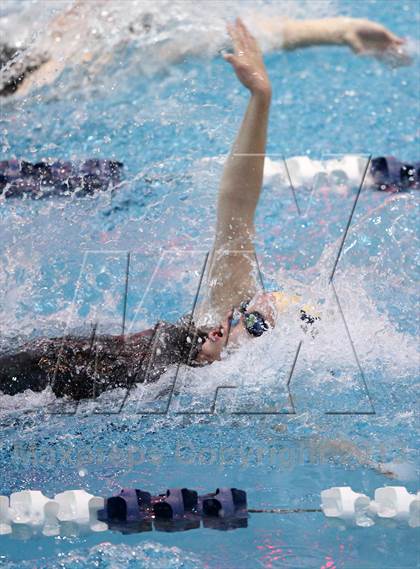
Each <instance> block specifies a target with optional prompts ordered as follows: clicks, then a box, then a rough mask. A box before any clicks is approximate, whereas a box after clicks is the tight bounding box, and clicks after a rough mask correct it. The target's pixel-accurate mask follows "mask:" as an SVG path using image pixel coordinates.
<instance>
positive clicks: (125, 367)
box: [0, 20, 311, 399]
mask: <svg viewBox="0 0 420 569" xmlns="http://www.w3.org/2000/svg"><path fill="white" fill-rule="evenodd" d="M228 30H229V34H230V36H231V38H232V42H233V47H234V52H233V53H231V54H226V55H225V56H224V58H225V60H226V61H227V62H228V63H229V64H230V65H231V66H232V67H233V69H234V71H235V73H236V75H237V77H238V79H239V81H240V82H241V83H242V84H243V85H244V86H245V87H246V88H247V89H248V90H249V91H250V99H249V103H248V108H247V110H246V113H245V116H244V118H243V121H242V125H241V127H240V130H239V133H238V135H237V138H236V141H235V142H234V145H233V147H232V150H231V153H230V156H229V158H228V159H227V161H226V164H225V167H224V171H223V176H222V180H221V184H220V190H219V197H218V206H217V225H216V237H215V242H214V247H213V250H212V253H211V257H210V260H209V268H208V271H207V275H206V278H207V283H208V294H207V298H206V301H205V303H204V304H203V305H202V306H201V307H200V308H199V310H198V312H197V314H198V318H197V322H198V323H199V324H200V325H199V327H196V326H195V325H194V324H193V323H192V320H191V318H185V319H184V320H183V321H182V322H179V323H177V324H175V325H174V324H169V323H158V325H157V326H156V327H155V328H154V329H152V330H148V331H145V332H141V333H139V334H132V335H128V336H125V337H122V336H98V337H96V334H95V333H93V334H92V335H91V337H88V338H76V337H68V338H50V339H46V338H42V339H39V340H35V341H33V342H30V343H29V344H27V345H25V346H23V347H22V348H21V349H20V351H19V352H18V353H8V354H4V355H3V356H0V390H1V391H3V393H7V394H10V395H13V394H15V393H18V392H21V391H24V390H25V389H32V390H33V391H40V390H43V389H45V388H46V387H47V385H51V387H52V390H53V392H54V393H55V394H56V395H57V396H58V397H63V396H69V397H71V398H73V399H83V398H92V397H96V396H98V395H99V394H100V393H102V392H103V391H106V390H108V389H112V388H115V387H130V386H132V385H133V384H135V383H144V382H149V381H154V380H156V379H157V378H158V377H159V376H160V375H161V374H162V373H163V372H164V371H165V370H166V369H167V368H168V367H169V366H170V365H172V364H180V363H182V364H187V365H192V366H197V365H206V364H210V363H212V362H214V361H216V360H220V358H221V355H222V351H223V350H224V349H225V348H227V347H229V348H232V347H234V346H236V345H237V344H238V343H240V342H241V341H243V340H250V341H256V338H257V337H259V336H261V335H262V334H264V333H265V332H267V331H268V330H269V329H270V328H272V327H273V326H274V325H275V318H276V310H277V309H281V308H282V307H283V306H284V305H287V304H288V302H289V301H288V300H287V299H286V298H285V297H283V296H282V295H281V294H280V293H279V294H278V295H277V296H276V295H275V294H264V293H261V292H258V291H259V289H258V283H257V280H256V278H255V275H254V272H255V250H254V244H253V239H254V233H255V229H254V214H255V210H256V207H257V204H258V200H259V196H260V192H261V188H262V182H263V171H264V158H265V148H266V138H267V125H268V116H269V110H270V102H271V84H270V80H269V78H268V75H267V71H266V68H265V65H264V62H263V58H262V54H261V50H260V48H259V46H258V44H257V41H256V40H255V38H254V37H253V36H252V35H251V34H250V33H249V31H248V30H247V28H246V27H245V25H244V24H243V23H242V22H241V20H238V21H237V22H236V23H235V25H231V26H229V28H228ZM292 301H293V302H295V303H296V304H297V303H298V299H297V298H295V299H292ZM276 303H277V304H276ZM232 308H234V310H232ZM301 310H303V312H302V313H300V314H301V317H302V318H311V316H310V315H308V314H307V312H305V309H304V308H302V309H301ZM212 323H216V324H215V325H213V324H212Z"/></svg>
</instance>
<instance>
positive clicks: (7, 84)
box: [0, 0, 411, 96]
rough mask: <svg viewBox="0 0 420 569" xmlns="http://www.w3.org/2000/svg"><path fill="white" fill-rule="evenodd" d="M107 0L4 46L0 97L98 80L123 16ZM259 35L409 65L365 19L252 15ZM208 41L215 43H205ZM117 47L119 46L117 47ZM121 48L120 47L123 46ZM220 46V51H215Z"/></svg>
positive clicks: (146, 18)
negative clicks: (75, 75) (70, 79)
mask: <svg viewBox="0 0 420 569" xmlns="http://www.w3.org/2000/svg"><path fill="white" fill-rule="evenodd" d="M110 8H112V7H110V6H108V7H107V4H106V3H105V2H104V1H103V0H97V2H95V5H94V6H92V4H91V3H90V2H85V1H83V0H76V2H75V3H74V4H73V5H72V7H71V8H70V9H68V10H66V11H64V12H63V13H61V14H59V15H58V16H57V17H55V18H54V19H52V20H51V22H50V24H49V26H48V28H47V30H46V32H45V33H44V34H40V35H39V37H38V38H37V39H36V40H35V43H33V44H32V45H30V46H28V47H27V48H22V47H19V49H18V48H16V47H14V46H11V45H6V44H4V45H3V46H0V67H1V73H0V96H1V95H3V96H8V95H11V94H13V93H15V92H17V93H19V94H20V95H23V96H26V95H28V94H29V93H30V92H31V90H32V89H34V88H39V87H42V86H44V85H49V84H52V83H53V82H54V81H55V80H56V79H57V78H58V77H59V76H60V75H61V73H62V72H63V71H64V69H65V68H66V67H80V68H83V67H86V73H88V75H89V77H91V78H94V77H95V76H98V75H99V74H100V73H102V72H103V71H104V70H105V69H106V67H107V66H108V65H109V64H110V62H111V57H112V55H111V53H105V52H104V50H103V49H102V48H101V46H102V43H100V42H99V41H98V38H99V36H98V33H99V32H98V30H102V33H103V34H110V35H112V34H113V33H114V31H115V29H118V28H119V26H121V25H122V24H121V21H120V20H119V19H118V12H115V13H114V11H113V10H112V9H110ZM246 18H247V20H248V21H249V22H250V24H252V30H253V33H254V34H255V36H256V37H257V38H258V39H259V40H260V41H261V42H262V43H263V44H264V46H265V47H266V48H267V49H271V50H275V49H285V50H294V49H298V48H303V47H309V46H314V45H342V46H348V47H350V48H351V49H352V51H353V52H354V53H356V54H357V55H364V56H366V55H368V56H374V57H376V58H378V59H381V60H383V61H385V62H388V63H390V64H392V65H408V64H409V63H410V61H411V60H410V58H409V57H408V55H407V54H406V52H405V50H404V43H405V40H404V39H402V38H399V37H398V36H396V35H395V34H393V33H392V32H391V31H389V30H388V29H387V28H385V27H384V26H382V25H381V24H379V23H376V22H371V21H370V20H366V19H359V18H348V17H337V18H326V19H316V20H292V19H288V18H284V17H278V16H277V17H275V16H274V17H273V18H270V19H268V18H266V17H262V16H260V15H259V14H255V13H249V14H247V15H246ZM154 25H155V22H154V20H153V15H152V14H149V13H145V14H143V16H142V18H141V21H139V22H134V23H130V24H129V26H128V29H127V32H126V35H125V37H124V39H123V40H120V44H128V43H129V42H130V41H132V40H136V39H138V38H139V37H141V36H144V35H147V34H148V33H150V30H152V29H153V27H154ZM205 41H211V40H209V39H207V38H205ZM114 47H115V46H114ZM119 47H120V46H119ZM215 47H216V46H215ZM203 48H204V46H203V45H202V44H200V45H199V46H198V48H197V46H195V45H190V44H185V42H183V41H180V39H179V37H178V36H176V37H174V38H173V40H172V41H166V42H164V45H162V46H161V47H157V48H156V50H157V51H156V54H157V57H158V59H160V60H162V61H165V62H167V63H173V62H177V61H180V60H182V59H183V58H185V57H187V56H189V55H196V54H197V50H198V51H202V50H203Z"/></svg>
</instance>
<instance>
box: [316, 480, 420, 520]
mask: <svg viewBox="0 0 420 569" xmlns="http://www.w3.org/2000/svg"><path fill="white" fill-rule="evenodd" d="M419 496H420V493H419V492H418V493H417V495H415V494H410V493H409V492H408V491H407V488H405V487H404V486H384V487H383V488H378V489H377V490H375V499H374V500H371V499H370V498H369V497H368V496H366V495H365V494H359V493H357V492H354V491H353V490H352V489H351V488H350V486H337V487H333V488H328V489H327V490H323V491H322V492H321V509H322V511H323V513H324V515H325V516H326V517H328V518H339V519H342V520H347V521H353V522H354V523H355V524H356V525H359V526H363V527H369V526H371V525H373V524H374V523H375V521H374V518H375V516H377V517H378V518H387V519H393V520H396V521H408V524H409V525H410V527H418V526H419V525H420V521H419V516H420V497H419Z"/></svg>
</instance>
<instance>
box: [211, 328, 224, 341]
mask: <svg viewBox="0 0 420 569" xmlns="http://www.w3.org/2000/svg"><path fill="white" fill-rule="evenodd" d="M224 336H225V329H224V328H223V326H221V325H220V326H219V327H218V328H216V329H215V330H212V332H211V333H210V334H209V338H210V340H211V341H212V342H218V341H219V340H220V339H221V338H224Z"/></svg>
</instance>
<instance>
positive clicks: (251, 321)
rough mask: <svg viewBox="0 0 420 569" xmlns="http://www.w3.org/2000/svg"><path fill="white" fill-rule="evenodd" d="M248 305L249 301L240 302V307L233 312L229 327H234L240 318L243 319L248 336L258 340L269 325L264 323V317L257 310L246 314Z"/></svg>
mask: <svg viewBox="0 0 420 569" xmlns="http://www.w3.org/2000/svg"><path fill="white" fill-rule="evenodd" d="M248 305H249V301H245V302H241V305H240V307H239V308H237V309H236V310H235V311H234V314H233V317H232V322H231V326H236V324H238V323H239V320H240V319H241V317H243V322H244V324H245V328H246V331H247V332H248V334H250V335H251V336H255V337H256V338H258V337H259V336H262V335H263V334H264V332H266V331H267V330H268V329H269V325H268V324H267V322H266V321H265V319H264V316H263V315H262V314H261V313H260V312H258V311H257V310H253V311H252V312H248V311H247V308H248Z"/></svg>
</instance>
